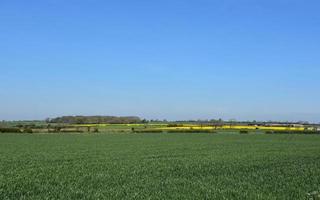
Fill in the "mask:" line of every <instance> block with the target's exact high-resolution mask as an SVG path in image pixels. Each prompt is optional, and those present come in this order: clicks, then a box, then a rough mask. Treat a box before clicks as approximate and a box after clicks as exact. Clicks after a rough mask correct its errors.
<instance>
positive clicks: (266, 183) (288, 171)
mask: <svg viewBox="0 0 320 200" xmlns="http://www.w3.org/2000/svg"><path fill="white" fill-rule="evenodd" d="M319 190H320V136H319V135H264V134H248V135H240V134H232V133H229V134H226V133H225V134H206V133H201V134H186V133H178V134H174V133H171V134H158V133H154V134H147V133H145V134H125V133H124V134H112V133H111V134H93V135H89V134H59V135H54V134H51V135H50V134H42V135H41V134H31V135H24V134H0V199H14V200H16V199H32V200H34V199H305V198H306V195H307V193H308V192H314V191H319Z"/></svg>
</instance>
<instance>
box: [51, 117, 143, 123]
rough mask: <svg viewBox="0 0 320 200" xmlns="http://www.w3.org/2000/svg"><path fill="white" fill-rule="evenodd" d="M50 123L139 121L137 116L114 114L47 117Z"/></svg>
mask: <svg viewBox="0 0 320 200" xmlns="http://www.w3.org/2000/svg"><path fill="white" fill-rule="evenodd" d="M47 122H50V123H67V124H134V123H141V122H143V120H141V119H140V118H139V117H135V116H129V117H115V116H63V117H57V118H53V119H47Z"/></svg>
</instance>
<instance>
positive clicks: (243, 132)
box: [239, 130, 249, 134]
mask: <svg viewBox="0 0 320 200" xmlns="http://www.w3.org/2000/svg"><path fill="white" fill-rule="evenodd" d="M239 132H240V134H249V131H248V130H241V131H239Z"/></svg>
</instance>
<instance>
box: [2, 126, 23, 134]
mask: <svg viewBox="0 0 320 200" xmlns="http://www.w3.org/2000/svg"><path fill="white" fill-rule="evenodd" d="M0 132H1V133H21V132H22V131H21V130H20V129H19V128H11V127H10V128H8V127H0Z"/></svg>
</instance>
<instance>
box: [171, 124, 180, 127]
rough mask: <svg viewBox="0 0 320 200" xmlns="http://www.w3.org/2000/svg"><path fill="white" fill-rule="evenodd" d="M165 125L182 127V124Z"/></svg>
mask: <svg viewBox="0 0 320 200" xmlns="http://www.w3.org/2000/svg"><path fill="white" fill-rule="evenodd" d="M167 127H183V124H168V125H167Z"/></svg>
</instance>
